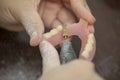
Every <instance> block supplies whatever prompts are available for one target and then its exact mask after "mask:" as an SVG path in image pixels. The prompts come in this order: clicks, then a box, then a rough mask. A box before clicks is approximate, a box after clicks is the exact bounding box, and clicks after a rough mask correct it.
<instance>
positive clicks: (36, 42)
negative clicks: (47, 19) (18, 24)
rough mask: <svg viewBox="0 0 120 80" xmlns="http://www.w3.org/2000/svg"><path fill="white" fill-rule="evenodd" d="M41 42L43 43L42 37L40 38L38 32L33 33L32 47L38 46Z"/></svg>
mask: <svg viewBox="0 0 120 80" xmlns="http://www.w3.org/2000/svg"><path fill="white" fill-rule="evenodd" d="M41 41H42V36H38V34H37V32H33V34H32V36H31V39H30V45H31V46H38V45H39V43H40V42H41Z"/></svg>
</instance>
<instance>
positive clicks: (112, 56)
mask: <svg viewBox="0 0 120 80" xmlns="http://www.w3.org/2000/svg"><path fill="white" fill-rule="evenodd" d="M87 2H88V5H89V6H90V9H91V11H92V13H93V15H94V16H95V18H96V20H97V21H96V23H95V37H96V41H97V50H96V55H95V57H94V59H93V62H94V63H95V65H96V71H97V72H98V73H99V74H100V75H101V76H102V77H104V78H105V79H106V80H120V0H87ZM74 41H75V40H74ZM74 46H75V47H74V48H75V49H76V52H78V51H79V47H78V46H77V43H74ZM41 70H42V63H41V57H40V52H39V49H38V47H30V45H29V37H28V35H27V34H26V33H25V32H18V33H17V32H9V31H6V30H3V29H0V80H37V78H38V77H39V76H40V75H41Z"/></svg>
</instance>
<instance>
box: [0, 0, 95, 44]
mask: <svg viewBox="0 0 120 80" xmlns="http://www.w3.org/2000/svg"><path fill="white" fill-rule="evenodd" d="M85 3H86V1H85V0H0V26H1V28H4V29H7V30H11V31H21V30H24V29H25V30H26V31H27V33H28V34H29V36H30V38H31V39H30V45H31V46H37V45H38V44H39V42H40V41H41V40H42V34H43V33H44V27H45V26H47V27H49V28H53V27H56V26H57V25H63V24H71V23H74V22H75V21H76V18H75V16H76V17H77V18H78V20H80V18H83V19H84V20H86V21H87V22H88V23H89V24H90V25H93V24H94V22H95V18H94V17H93V16H92V14H91V13H90V11H89V10H88V9H87V8H86V7H85V5H84V4H85ZM70 10H71V12H72V13H74V15H73V14H72V13H71V12H70Z"/></svg>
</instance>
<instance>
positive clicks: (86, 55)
mask: <svg viewBox="0 0 120 80" xmlns="http://www.w3.org/2000/svg"><path fill="white" fill-rule="evenodd" d="M63 30H64V29H63V27H62V26H58V27H56V28H54V29H52V30H51V31H50V32H47V33H45V34H44V35H43V36H44V39H45V40H47V41H49V42H50V43H51V44H52V45H54V46H58V45H61V44H62V43H63V42H64V41H65V40H66V39H68V40H70V39H72V36H78V37H79V38H80V39H81V42H82V46H81V50H80V52H79V58H80V59H85V60H90V61H91V60H92V59H93V57H94V54H95V50H96V41H95V37H94V33H91V32H90V31H89V29H88V25H87V24H84V22H82V21H81V22H80V23H74V24H72V25H69V26H66V32H67V34H68V35H67V38H66V39H65V38H64V37H63Z"/></svg>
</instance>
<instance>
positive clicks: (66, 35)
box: [63, 26, 68, 39]
mask: <svg viewBox="0 0 120 80" xmlns="http://www.w3.org/2000/svg"><path fill="white" fill-rule="evenodd" d="M63 38H65V39H67V38H68V33H67V28H66V26H64V27H63Z"/></svg>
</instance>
